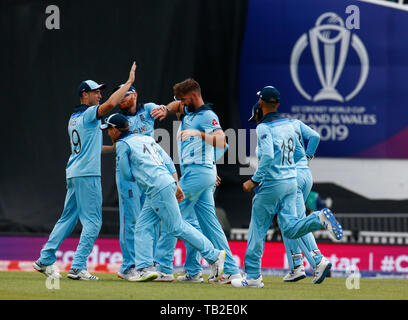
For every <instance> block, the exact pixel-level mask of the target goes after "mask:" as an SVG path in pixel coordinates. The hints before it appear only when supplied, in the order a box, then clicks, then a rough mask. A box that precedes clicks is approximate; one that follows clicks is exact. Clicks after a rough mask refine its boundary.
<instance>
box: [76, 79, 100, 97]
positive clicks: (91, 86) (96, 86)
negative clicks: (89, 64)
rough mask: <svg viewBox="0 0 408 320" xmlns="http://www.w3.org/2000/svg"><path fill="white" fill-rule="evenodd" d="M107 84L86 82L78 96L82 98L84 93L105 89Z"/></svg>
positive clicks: (82, 84) (81, 85)
mask: <svg viewBox="0 0 408 320" xmlns="http://www.w3.org/2000/svg"><path fill="white" fill-rule="evenodd" d="M105 88H106V84H104V83H102V84H98V83H96V82H95V81H93V80H86V81H82V82H81V84H80V85H79V87H78V94H79V96H82V92H89V91H93V90H97V89H105Z"/></svg>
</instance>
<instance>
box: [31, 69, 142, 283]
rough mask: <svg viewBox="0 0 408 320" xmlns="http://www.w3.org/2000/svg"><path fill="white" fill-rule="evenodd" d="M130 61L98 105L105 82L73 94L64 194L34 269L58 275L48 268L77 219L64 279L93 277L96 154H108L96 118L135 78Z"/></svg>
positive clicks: (98, 206)
mask: <svg viewBox="0 0 408 320" xmlns="http://www.w3.org/2000/svg"><path fill="white" fill-rule="evenodd" d="M135 70H136V64H135V63H133V65H132V68H131V70H130V74H129V79H128V80H127V82H126V83H125V85H124V86H123V88H121V89H120V90H118V91H116V92H115V93H114V94H112V95H111V96H110V97H109V99H108V100H107V101H106V102H105V103H103V104H101V105H100V104H99V102H100V99H101V98H102V95H101V90H102V89H103V88H104V87H105V85H104V84H101V85H99V84H97V83H96V82H95V81H92V80H87V81H83V82H82V83H81V84H80V86H79V88H78V94H79V97H80V102H81V104H80V105H79V106H77V107H75V109H74V112H73V113H72V115H71V117H70V119H69V123H68V134H69V138H70V143H71V155H70V157H69V160H68V163H67V167H66V181H67V195H66V198H65V205H64V211H63V212H62V215H61V218H60V219H59V220H58V222H57V223H56V225H55V227H54V229H53V230H52V232H51V234H50V236H49V239H48V241H47V243H46V244H45V245H44V247H43V249H42V250H41V255H40V258H39V259H38V260H37V261H36V262H34V263H33V267H34V269H36V270H37V271H39V272H42V273H44V274H45V275H46V276H49V277H52V278H55V279H57V278H61V275H60V274H59V273H58V271H56V270H55V268H54V267H53V264H54V262H55V261H56V251H57V250H58V248H59V246H60V245H61V243H62V241H64V239H65V238H67V237H68V236H69V235H70V234H71V233H72V231H73V230H74V228H75V226H76V224H77V222H78V219H79V220H80V222H81V224H82V231H81V237H80V239H79V244H78V247H77V249H76V251H75V254H74V257H73V260H72V265H71V269H70V271H69V273H68V278H70V279H75V280H98V278H97V277H95V276H93V275H91V274H90V273H89V272H88V271H87V259H88V256H89V254H90V253H91V251H92V247H93V245H94V243H95V241H96V239H97V237H98V234H99V230H100V228H101V225H102V188H101V181H100V178H101V153H102V152H112V151H113V149H112V148H111V147H108V146H106V147H105V146H104V147H103V146H102V133H101V130H100V128H99V127H100V124H101V120H100V119H101V118H102V117H103V116H104V115H106V114H107V113H108V112H109V111H111V110H112V109H113V108H114V107H115V106H116V105H117V104H118V103H119V101H120V100H121V99H122V98H123V96H124V95H125V93H126V92H127V91H128V90H129V88H130V86H131V85H132V83H133V81H134V79H135Z"/></svg>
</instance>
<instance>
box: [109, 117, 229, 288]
mask: <svg viewBox="0 0 408 320" xmlns="http://www.w3.org/2000/svg"><path fill="white" fill-rule="evenodd" d="M101 128H102V129H107V130H108V134H109V136H110V137H111V138H112V141H113V142H114V143H115V142H116V156H117V162H118V167H119V172H120V175H121V177H122V178H123V179H125V180H128V181H136V183H137V184H138V185H139V187H140V189H141V190H142V192H144V193H145V194H146V200H145V204H144V206H143V211H142V213H141V214H140V217H139V219H138V221H137V223H136V243H137V245H138V248H137V250H136V251H135V255H136V272H135V275H134V276H133V277H132V278H130V279H129V280H131V281H136V282H140V281H149V280H154V279H155V278H157V277H158V273H157V272H156V271H155V269H154V267H153V242H154V230H153V228H152V223H151V221H152V220H154V221H155V223H154V224H159V223H160V221H161V226H162V229H163V231H164V232H166V233H167V234H169V235H171V236H173V237H177V238H179V239H181V240H183V241H185V242H186V243H189V244H190V245H192V246H193V247H194V248H196V249H197V250H198V251H199V252H200V253H201V255H202V256H203V257H204V258H205V259H206V260H207V261H208V263H210V264H211V274H210V279H212V280H213V281H217V280H219V279H220V278H221V276H222V273H223V270H224V261H225V255H226V253H225V251H223V250H218V249H215V248H214V246H213V245H212V243H211V242H210V241H209V240H208V239H207V238H206V237H205V236H204V235H203V234H202V233H201V232H199V231H198V230H197V229H195V228H194V227H193V226H191V225H190V224H189V223H188V222H186V221H185V220H184V219H182V217H181V214H180V209H179V206H178V202H179V201H182V200H183V199H184V193H183V191H182V189H181V188H180V186H179V184H178V182H177V181H176V180H175V179H174V172H175V169H174V164H173V162H172V161H171V159H170V157H169V156H168V155H167V154H166V153H165V152H164V150H163V149H162V148H161V147H160V146H159V145H158V144H157V143H156V142H155V140H154V139H153V138H152V137H150V136H146V135H140V134H137V133H135V134H131V132H130V131H129V123H128V121H127V119H126V118H125V117H124V116H123V115H121V114H114V115H112V116H110V117H109V118H108V119H106V123H105V125H103V126H102V127H101Z"/></svg>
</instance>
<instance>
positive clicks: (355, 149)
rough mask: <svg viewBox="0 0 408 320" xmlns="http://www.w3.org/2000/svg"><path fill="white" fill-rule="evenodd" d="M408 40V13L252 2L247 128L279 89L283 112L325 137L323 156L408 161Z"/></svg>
mask: <svg viewBox="0 0 408 320" xmlns="http://www.w3.org/2000/svg"><path fill="white" fill-rule="evenodd" d="M407 36H408V11H403V10H399V9H394V8H389V7H384V6H379V5H375V4H372V3H366V2H361V1H344V0H333V1H329V2H328V1H324V0H310V1H304V2H301V1H296V0H276V1H273V2H271V1H268V0H251V1H249V8H248V16H247V25H246V31H245V36H244V42H243V46H242V51H241V62H240V108H241V116H242V126H243V127H245V128H253V125H252V124H249V123H248V121H247V120H248V118H249V117H250V114H251V107H252V105H253V104H254V103H255V102H256V101H257V96H256V92H257V91H259V90H260V89H261V88H263V87H264V86H266V85H273V86H276V87H277V88H278V90H279V91H280V93H281V105H280V107H279V111H280V112H282V113H284V114H285V115H287V116H288V117H293V118H298V119H300V120H302V121H303V122H305V123H306V124H308V125H310V126H311V127H313V128H314V129H315V130H317V131H318V132H319V133H320V135H321V142H320V145H319V149H318V153H317V156H319V157H359V158H408V148H406V145H407V144H406V141H407V140H408V106H407V101H408V61H407V59H406V57H407V56H408V42H407V41H404V40H403V39H407ZM403 146H405V147H403Z"/></svg>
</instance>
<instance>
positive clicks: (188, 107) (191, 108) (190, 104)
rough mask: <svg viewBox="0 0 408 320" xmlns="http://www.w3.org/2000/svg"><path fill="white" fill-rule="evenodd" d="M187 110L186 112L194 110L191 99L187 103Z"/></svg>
mask: <svg viewBox="0 0 408 320" xmlns="http://www.w3.org/2000/svg"><path fill="white" fill-rule="evenodd" d="M187 111H188V112H194V111H195V105H194V102H193V101H191V102H190V103H189V104H188V105H187Z"/></svg>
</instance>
